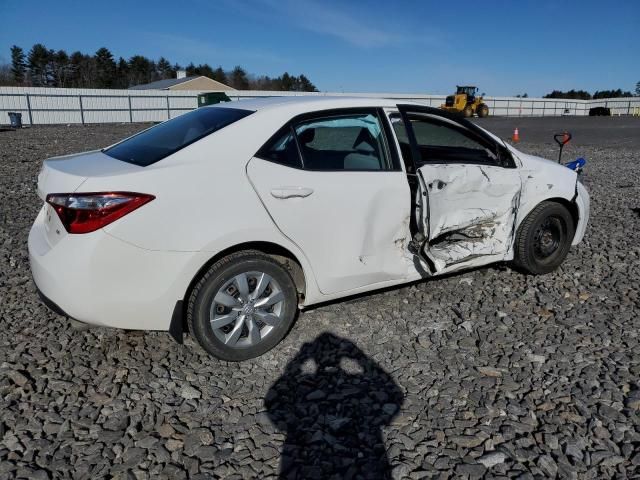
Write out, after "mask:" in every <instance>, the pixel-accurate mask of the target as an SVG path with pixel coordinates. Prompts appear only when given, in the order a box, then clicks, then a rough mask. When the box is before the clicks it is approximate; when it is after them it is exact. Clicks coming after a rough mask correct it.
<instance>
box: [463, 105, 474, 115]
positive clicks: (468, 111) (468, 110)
mask: <svg viewBox="0 0 640 480" xmlns="http://www.w3.org/2000/svg"><path fill="white" fill-rule="evenodd" d="M462 116H463V117H464V118H469V117H473V107H472V106H471V105H467V106H466V107H464V110H462Z"/></svg>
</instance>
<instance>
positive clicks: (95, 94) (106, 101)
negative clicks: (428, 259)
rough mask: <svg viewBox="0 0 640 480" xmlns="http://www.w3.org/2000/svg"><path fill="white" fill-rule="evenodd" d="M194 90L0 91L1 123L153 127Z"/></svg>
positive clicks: (634, 101)
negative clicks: (17, 117) (13, 115)
mask: <svg viewBox="0 0 640 480" xmlns="http://www.w3.org/2000/svg"><path fill="white" fill-rule="evenodd" d="M198 93H201V92H199V91H168V90H103V89H79V88H38V87H0V124H8V123H9V117H8V115H7V113H8V112H19V113H21V114H22V122H23V123H24V124H25V125H43V124H67V123H80V124H86V123H133V122H158V121H163V120H167V119H168V118H173V117H176V116H178V115H181V114H183V113H185V112H188V111H190V110H193V109H195V108H196V107H197V95H198ZM225 93H227V95H229V96H230V97H231V99H232V100H245V99H249V98H257V97H281V96H295V95H320V96H323V95H324V96H349V97H353V96H357V97H375V98H390V99H395V100H398V102H402V101H419V102H421V103H424V104H425V105H429V106H433V107H438V106H440V105H441V104H442V103H444V100H445V95H423V94H396V93H355V94H354V93H324V92H322V93H306V92H265V91H240V90H237V91H232V92H225ZM485 102H486V103H487V105H488V106H489V110H490V112H491V115H496V116H516V117H517V116H521V117H525V116H558V115H578V116H582V115H588V113H589V109H590V108H592V107H597V106H602V107H608V108H610V109H611V113H612V114H613V115H633V114H640V97H632V98H613V99H601V100H557V99H548V98H517V97H485Z"/></svg>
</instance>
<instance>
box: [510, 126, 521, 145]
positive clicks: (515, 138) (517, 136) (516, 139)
mask: <svg viewBox="0 0 640 480" xmlns="http://www.w3.org/2000/svg"><path fill="white" fill-rule="evenodd" d="M511 140H513V141H514V142H519V141H520V132H518V127H516V129H515V130H514V131H513V137H512V138H511Z"/></svg>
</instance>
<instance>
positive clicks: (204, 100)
mask: <svg viewBox="0 0 640 480" xmlns="http://www.w3.org/2000/svg"><path fill="white" fill-rule="evenodd" d="M230 101H231V99H230V98H229V97H228V96H227V94H226V93H224V92H208V93H201V94H199V95H198V107H205V106H207V105H215V104H216V103H220V102H230Z"/></svg>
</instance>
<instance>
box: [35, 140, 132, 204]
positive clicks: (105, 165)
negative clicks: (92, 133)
mask: <svg viewBox="0 0 640 480" xmlns="http://www.w3.org/2000/svg"><path fill="white" fill-rule="evenodd" d="M141 169H142V167H138V166H136V165H132V164H130V163H126V162H122V161H120V160H117V159H115V158H113V157H110V156H109V155H106V154H104V153H102V151H100V150H94V151H91V152H84V153H76V154H73V155H64V156H61V157H52V158H49V159H47V160H45V161H44V162H43V164H42V168H41V169H40V173H39V174H38V196H39V197H40V198H41V199H42V200H44V199H45V198H46V196H47V195H48V194H50V193H74V192H75V191H76V190H77V189H78V188H80V186H81V185H82V184H83V183H84V181H85V180H86V179H87V178H89V177H104V176H111V175H118V174H123V173H128V172H137V171H139V170H141Z"/></svg>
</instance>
